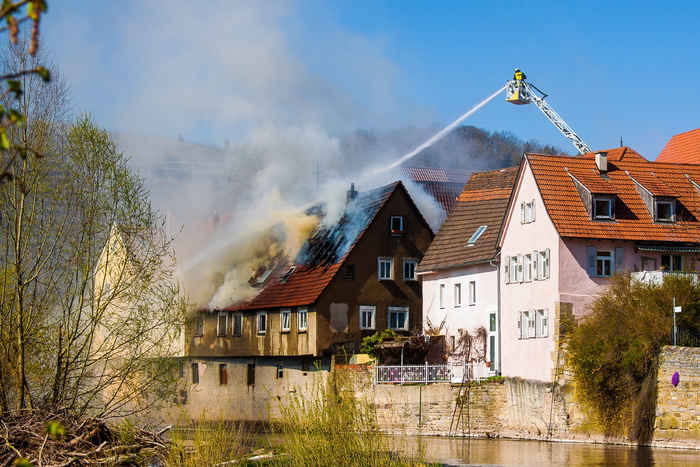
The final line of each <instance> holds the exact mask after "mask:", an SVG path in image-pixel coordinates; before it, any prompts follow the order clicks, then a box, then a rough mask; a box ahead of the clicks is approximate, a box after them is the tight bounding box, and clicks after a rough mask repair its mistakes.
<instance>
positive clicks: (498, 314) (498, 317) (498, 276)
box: [489, 258, 503, 375]
mask: <svg viewBox="0 0 700 467" xmlns="http://www.w3.org/2000/svg"><path fill="white" fill-rule="evenodd" d="M489 264H490V265H491V266H492V267H494V268H496V280H497V282H496V296H497V300H496V338H497V339H498V358H497V359H496V360H498V367H497V368H498V374H499V375H502V374H503V371H502V369H501V266H500V264H498V265H496V264H493V258H491V259H490V260H489Z"/></svg>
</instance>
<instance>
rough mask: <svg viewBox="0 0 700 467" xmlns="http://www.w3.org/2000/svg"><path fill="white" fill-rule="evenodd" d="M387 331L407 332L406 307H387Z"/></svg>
mask: <svg viewBox="0 0 700 467" xmlns="http://www.w3.org/2000/svg"><path fill="white" fill-rule="evenodd" d="M389 329H393V330H395V331H408V307H405V306H390V307H389Z"/></svg>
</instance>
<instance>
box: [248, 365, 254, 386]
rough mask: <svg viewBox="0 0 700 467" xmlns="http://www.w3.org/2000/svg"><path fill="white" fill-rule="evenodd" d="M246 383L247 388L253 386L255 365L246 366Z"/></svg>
mask: <svg viewBox="0 0 700 467" xmlns="http://www.w3.org/2000/svg"><path fill="white" fill-rule="evenodd" d="M246 382H247V383H248V386H252V385H254V384H255V363H249V364H248V371H247V372H246Z"/></svg>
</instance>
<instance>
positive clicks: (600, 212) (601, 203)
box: [593, 197, 615, 220]
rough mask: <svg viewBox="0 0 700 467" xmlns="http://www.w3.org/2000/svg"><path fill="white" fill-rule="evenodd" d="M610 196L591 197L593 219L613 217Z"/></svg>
mask: <svg viewBox="0 0 700 467" xmlns="http://www.w3.org/2000/svg"><path fill="white" fill-rule="evenodd" d="M613 207H614V205H613V199H612V198H597V197H596V198H593V219H603V220H612V219H614V218H615V213H614V210H613Z"/></svg>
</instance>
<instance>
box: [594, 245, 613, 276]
mask: <svg viewBox="0 0 700 467" xmlns="http://www.w3.org/2000/svg"><path fill="white" fill-rule="evenodd" d="M612 255H613V252H612V251H598V252H597V254H596V263H595V264H596V276H601V277H609V276H612V261H613V257H612Z"/></svg>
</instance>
